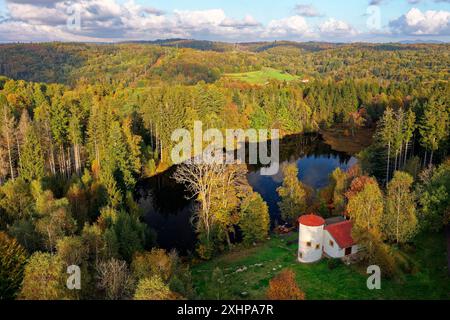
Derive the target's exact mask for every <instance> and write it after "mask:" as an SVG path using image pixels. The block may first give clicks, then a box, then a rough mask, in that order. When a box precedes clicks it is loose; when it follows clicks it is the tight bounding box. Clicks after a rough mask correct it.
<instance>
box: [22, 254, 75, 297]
mask: <svg viewBox="0 0 450 320" xmlns="http://www.w3.org/2000/svg"><path fill="white" fill-rule="evenodd" d="M65 285H66V270H65V268H64V264H63V262H62V261H61V260H60V259H59V257H58V256H56V255H53V254H50V253H42V252H35V253H34V254H33V255H32V256H31V257H30V259H29V260H28V263H27V265H26V267H25V273H24V279H23V285H22V290H21V292H20V295H19V299H23V300H65V299H68V298H69V292H68V291H69V290H68V289H67V288H66V286H65Z"/></svg>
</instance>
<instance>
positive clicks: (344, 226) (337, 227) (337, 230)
mask: <svg viewBox="0 0 450 320" xmlns="http://www.w3.org/2000/svg"><path fill="white" fill-rule="evenodd" d="M352 227H353V222H352V221H349V220H348V221H342V222H339V223H334V224H330V225H328V226H326V227H325V228H324V229H325V230H327V231H328V232H329V233H330V234H331V236H332V237H333V238H334V240H336V242H337V244H338V245H339V247H341V248H342V249H343V248H348V247H351V246H352V245H353V244H354V243H355V242H354V241H353V238H352Z"/></svg>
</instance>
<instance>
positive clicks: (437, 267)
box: [192, 233, 450, 300]
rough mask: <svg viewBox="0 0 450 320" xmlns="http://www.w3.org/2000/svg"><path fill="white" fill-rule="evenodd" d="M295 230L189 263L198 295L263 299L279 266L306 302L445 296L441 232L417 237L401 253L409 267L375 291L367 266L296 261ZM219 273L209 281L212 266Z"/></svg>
mask: <svg viewBox="0 0 450 320" xmlns="http://www.w3.org/2000/svg"><path fill="white" fill-rule="evenodd" d="M296 240H297V233H294V234H290V235H288V236H273V237H272V238H271V239H270V240H268V241H266V242H265V243H263V244H260V245H258V246H255V247H251V248H236V249H235V250H234V251H232V252H230V253H227V254H225V255H222V256H220V257H217V258H215V259H213V260H211V261H208V262H203V263H200V264H197V265H195V266H193V268H192V274H193V280H194V285H195V287H196V290H197V293H198V294H199V296H200V298H202V299H217V298H219V299H264V298H265V292H266V290H267V287H268V284H269V281H270V279H272V278H273V277H274V276H275V275H276V274H277V273H279V272H280V271H281V270H282V269H284V268H291V269H292V270H294V272H295V273H296V280H297V284H298V285H299V287H300V288H301V289H302V290H303V291H304V292H305V294H306V299H307V300H323V299H333V300H335V299H336V300H340V299H450V277H449V276H448V271H447V266H446V246H445V237H444V235H443V234H442V233H439V234H430V235H426V236H419V237H418V238H417V243H416V244H415V246H414V247H415V249H414V250H413V251H412V252H408V253H403V254H404V255H407V256H408V259H409V260H410V261H412V262H410V263H412V264H414V267H413V268H412V269H413V271H412V272H411V273H408V274H402V275H400V276H397V277H395V279H384V278H383V279H382V280H381V289H380V290H369V289H368V288H367V284H366V282H367V278H368V276H369V275H368V274H366V270H363V269H361V268H360V267H357V266H355V265H350V266H347V265H345V264H343V263H336V264H333V266H331V264H330V263H329V260H327V259H322V260H321V261H320V262H318V263H315V264H300V263H298V262H297V261H296V256H297V242H296ZM218 268H219V269H220V272H219V274H220V277H218V278H215V279H212V277H211V275H212V274H213V272H214V270H216V271H215V273H216V274H217V273H218V270H219V269H218Z"/></svg>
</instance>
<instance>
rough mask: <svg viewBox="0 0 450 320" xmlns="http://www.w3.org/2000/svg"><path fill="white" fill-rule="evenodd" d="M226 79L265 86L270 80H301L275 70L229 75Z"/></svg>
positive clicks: (226, 75) (266, 69) (265, 69)
mask: <svg viewBox="0 0 450 320" xmlns="http://www.w3.org/2000/svg"><path fill="white" fill-rule="evenodd" d="M224 77H226V78H228V79H233V80H236V81H242V82H247V83H250V84H265V83H267V82H269V81H270V80H278V81H287V82H289V81H293V80H297V79H299V77H298V76H294V75H291V74H289V73H285V72H282V71H280V70H277V69H273V68H263V69H261V70H259V71H251V72H243V73H227V74H225V75H224Z"/></svg>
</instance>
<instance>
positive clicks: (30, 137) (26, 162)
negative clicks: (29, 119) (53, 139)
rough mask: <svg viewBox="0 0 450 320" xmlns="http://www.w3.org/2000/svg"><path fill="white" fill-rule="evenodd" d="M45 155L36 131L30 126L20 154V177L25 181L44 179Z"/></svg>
mask: <svg viewBox="0 0 450 320" xmlns="http://www.w3.org/2000/svg"><path fill="white" fill-rule="evenodd" d="M44 174H45V172H44V155H43V153H42V149H41V144H40V141H39V138H38V136H37V133H36V130H35V128H34V127H33V126H30V127H29V128H28V130H27V132H26V136H25V142H24V143H23V147H22V150H21V152H20V176H21V177H22V178H23V179H24V180H25V181H28V182H29V181H31V180H36V179H41V178H42V177H44Z"/></svg>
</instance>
